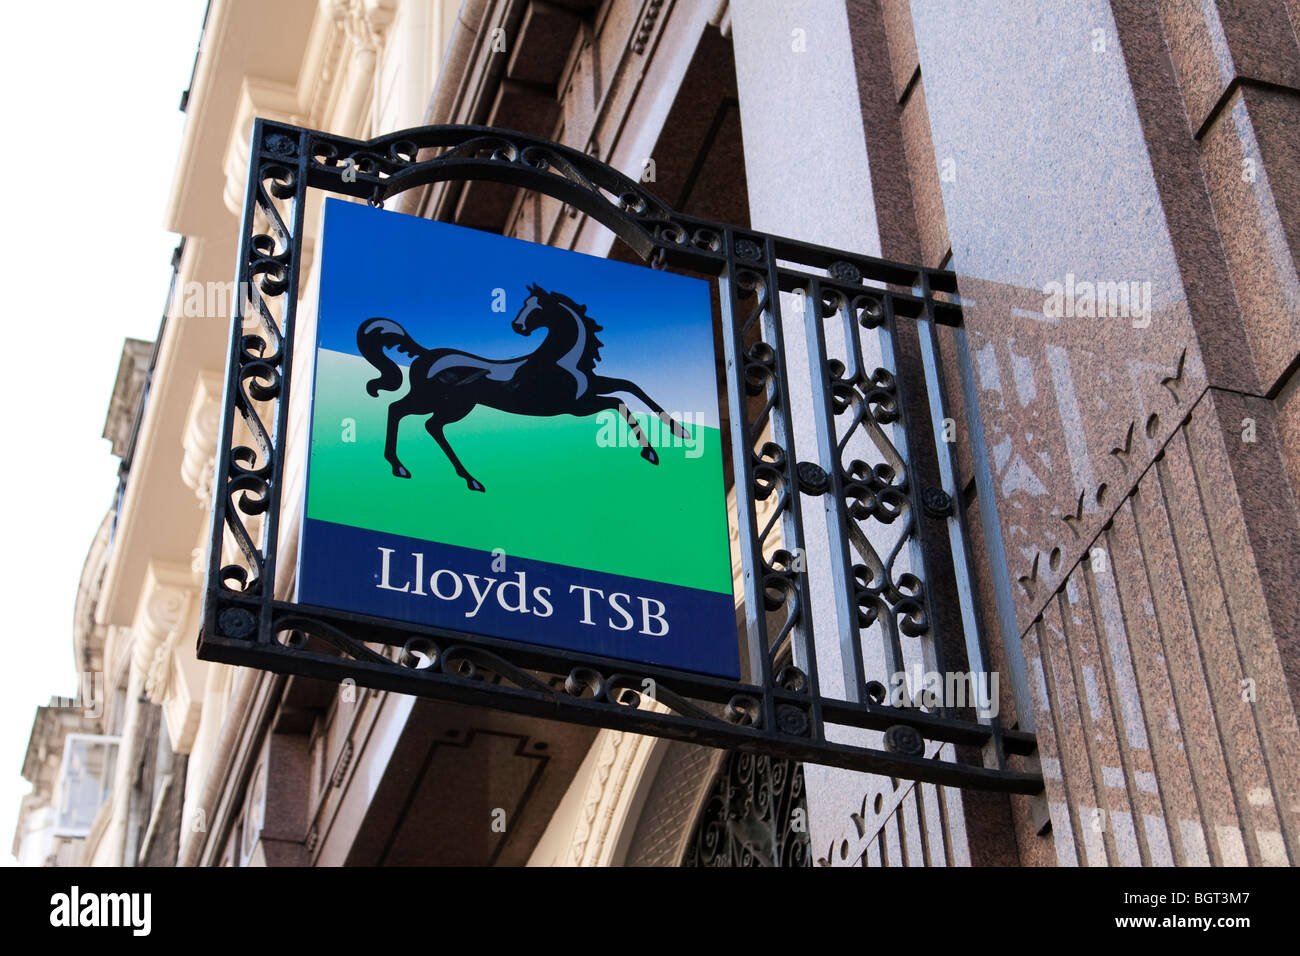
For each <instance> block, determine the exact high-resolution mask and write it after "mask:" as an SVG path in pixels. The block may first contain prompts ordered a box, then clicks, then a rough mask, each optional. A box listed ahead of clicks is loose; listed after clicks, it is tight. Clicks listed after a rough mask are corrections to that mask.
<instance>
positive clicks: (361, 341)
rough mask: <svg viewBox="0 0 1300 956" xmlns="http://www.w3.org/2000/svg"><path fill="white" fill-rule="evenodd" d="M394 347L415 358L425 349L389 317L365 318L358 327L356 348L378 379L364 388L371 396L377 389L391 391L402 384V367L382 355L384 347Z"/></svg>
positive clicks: (371, 381) (378, 390)
mask: <svg viewBox="0 0 1300 956" xmlns="http://www.w3.org/2000/svg"><path fill="white" fill-rule="evenodd" d="M394 346H395V347H396V348H397V349H398V350H399V351H402V352H405V353H406V354H407V355H409V356H411V357H412V358H414V357H415V356H417V355H419V354H420V353H421V352H423V351H424V348H423V347H422V346H421V345H419V343H417V342H416V341H415V339H413V338H411V337H410V336H409V335H407V334H406V329H404V328H402V327H401V326H400V325H398V324H397V323H396V322H394V321H393V320H392V319H381V318H374V319H366V321H364V322H362V323H361V325H360V326H359V327H358V328H357V348H358V349H360V350H361V354H362V355H363V356H364V357H365V359H366V361H368V362H369V363H370V364H371V365H373V366H374V367H375V369H376V371H378V372H379V377H378V378H372V379H371V380H370V381H368V382H366V391H367V392H369V393H370V397H371V398H378V397H379V393H380V392H394V391H396V390H397V389H399V388H401V387H402V370H401V369H400V368H398V367H397V363H396V362H394V361H393V360H392V359H391V358H389V357H388V356H387V355H386V354H384V349H386V348H392V347H394Z"/></svg>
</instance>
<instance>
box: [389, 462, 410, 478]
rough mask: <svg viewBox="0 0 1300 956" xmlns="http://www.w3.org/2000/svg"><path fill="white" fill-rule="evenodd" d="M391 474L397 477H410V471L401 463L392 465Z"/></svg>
mask: <svg viewBox="0 0 1300 956" xmlns="http://www.w3.org/2000/svg"><path fill="white" fill-rule="evenodd" d="M393 475H394V476H396V477H398V478H410V477H411V473H410V472H409V471H407V470H406V468H405V466H403V465H394V466H393Z"/></svg>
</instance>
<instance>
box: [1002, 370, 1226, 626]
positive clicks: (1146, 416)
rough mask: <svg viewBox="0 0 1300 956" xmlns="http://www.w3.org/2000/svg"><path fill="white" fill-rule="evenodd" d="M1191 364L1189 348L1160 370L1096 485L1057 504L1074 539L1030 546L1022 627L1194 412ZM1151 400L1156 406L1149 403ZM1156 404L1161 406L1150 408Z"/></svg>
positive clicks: (1198, 375) (1020, 578) (1197, 376)
mask: <svg viewBox="0 0 1300 956" xmlns="http://www.w3.org/2000/svg"><path fill="white" fill-rule="evenodd" d="M1194 361H1195V362H1196V368H1195V373H1194V374H1193V375H1192V376H1191V377H1192V379H1193V381H1194V382H1195V383H1198V384H1199V385H1201V386H1203V384H1204V375H1203V373H1202V371H1201V369H1200V365H1199V359H1194ZM1187 362H1188V354H1187V348H1186V347H1185V346H1184V347H1183V348H1182V349H1181V350H1180V351H1179V353H1178V358H1177V360H1176V361H1175V363H1174V365H1173V367H1172V368H1170V369H1169V371H1168V372H1167V373H1164V374H1160V373H1158V372H1157V373H1155V374H1156V375H1158V378H1157V379H1155V380H1154V382H1153V387H1152V388H1151V389H1150V391H1149V393H1147V394H1144V396H1143V397H1144V399H1145V401H1143V402H1142V408H1143V412H1142V415H1141V417H1140V418H1135V419H1132V420H1131V421H1129V422H1128V423H1127V424H1126V425H1125V426H1124V430H1123V432H1122V433H1121V434H1119V435H1117V436H1116V437H1115V439H1114V442H1113V446H1112V447H1111V448H1110V450H1109V452H1108V454H1107V455H1105V456H1103V457H1104V459H1105V460H1104V461H1099V462H1097V470H1098V473H1099V474H1098V476H1097V479H1096V480H1095V482H1094V484H1093V485H1091V486H1090V487H1087V488H1084V489H1082V490H1081V491H1079V492H1078V496H1077V497H1076V498H1073V499H1072V500H1070V502H1069V504H1068V505H1066V506H1065V507H1061V506H1060V505H1057V506H1056V508H1055V510H1054V511H1053V514H1054V515H1055V516H1056V517H1057V518H1058V519H1060V520H1061V521H1062V522H1063V523H1064V524H1065V527H1066V529H1068V531H1069V532H1070V537H1069V540H1068V541H1067V540H1064V539H1062V540H1058V541H1049V542H1047V543H1044V544H1040V545H1038V546H1037V547H1034V548H1033V549H1032V550H1031V549H1028V548H1027V549H1025V550H1024V552H1023V553H1024V559H1025V561H1026V562H1027V566H1025V565H1022V568H1023V570H1022V571H1021V572H1020V574H1018V575H1016V576H1015V578H1016V583H1017V584H1018V585H1019V587H1020V592H1021V594H1020V595H1019V597H1020V600H1021V601H1022V602H1024V606H1025V609H1026V610H1027V611H1028V612H1029V613H1028V615H1026V616H1022V617H1021V620H1020V626H1021V628H1022V630H1023V629H1026V628H1028V627H1031V626H1032V621H1033V620H1034V619H1036V618H1037V616H1038V615H1040V614H1041V613H1042V609H1043V605H1044V604H1045V603H1046V602H1047V601H1048V600H1050V599H1051V596H1052V595H1053V594H1055V593H1056V592H1057V591H1058V590H1059V589H1060V588H1062V587H1064V586H1065V581H1066V579H1067V578H1068V577H1069V575H1070V572H1071V570H1072V569H1073V568H1074V566H1075V565H1076V564H1078V563H1079V562H1080V561H1082V560H1084V559H1085V558H1086V557H1087V556H1088V554H1089V552H1090V550H1091V548H1092V547H1093V544H1094V542H1095V541H1096V540H1097V538H1098V536H1099V535H1100V534H1101V533H1102V532H1103V531H1105V530H1106V528H1107V526H1109V524H1110V521H1111V519H1112V517H1113V516H1114V513H1115V511H1116V510H1118V509H1119V508H1120V507H1122V506H1123V503H1124V501H1125V500H1126V499H1127V498H1128V497H1129V495H1130V494H1131V493H1132V489H1133V488H1134V487H1136V484H1137V481H1138V479H1139V478H1140V477H1141V474H1142V472H1143V471H1144V470H1145V466H1146V465H1149V464H1150V463H1151V462H1153V461H1155V460H1157V459H1158V458H1159V457H1160V455H1161V454H1163V449H1164V446H1165V445H1166V444H1167V443H1168V441H1169V439H1170V438H1171V437H1172V436H1173V434H1174V432H1175V431H1176V430H1177V425H1174V427H1170V426H1171V423H1173V422H1181V421H1182V420H1183V419H1184V418H1186V417H1187V415H1188V414H1190V409H1191V406H1192V405H1193V404H1195V402H1194V401H1189V400H1188V399H1189V398H1199V394H1200V393H1199V391H1198V393H1197V395H1196V396H1188V395H1186V394H1185V393H1184V392H1183V391H1182V389H1183V387H1184V386H1185V385H1186V384H1187V378H1188V376H1187V372H1188V365H1187ZM1148 401H1149V402H1150V403H1151V404H1149V405H1148V404H1147V402H1148ZM1152 408H1155V409H1156V410H1154V411H1152V410H1150V409H1152ZM1135 436H1136V437H1138V438H1143V439H1145V440H1146V443H1147V444H1146V452H1147V453H1146V454H1145V455H1144V456H1142V458H1141V459H1140V460H1139V463H1140V464H1142V465H1143V467H1141V468H1137V469H1134V468H1133V463H1134V462H1133V456H1134V452H1135V448H1134V443H1133V440H1134V437H1135ZM1112 492H1120V493H1118V494H1112Z"/></svg>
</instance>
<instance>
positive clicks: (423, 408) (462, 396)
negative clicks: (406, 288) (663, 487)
mask: <svg viewBox="0 0 1300 956" xmlns="http://www.w3.org/2000/svg"><path fill="white" fill-rule="evenodd" d="M511 328H513V329H514V330H515V331H516V332H518V333H519V334H520V335H531V334H532V333H533V332H534V331H535V330H537V329H546V338H544V339H543V340H542V342H541V344H540V345H539V346H538V347H537V349H536V351H534V352H531V353H529V354H527V355H521V356H519V357H518V358H512V359H486V358H482V357H480V356H478V355H471V354H470V353H469V352H460V351H457V350H456V349H426V348H424V347H423V346H421V345H419V344H418V343H417V342H416V341H415V340H414V339H412V338H411V337H410V335H408V334H407V332H406V330H405V329H404V328H402V327H401V326H400V325H398V324H397V323H396V322H394V321H392V320H391V319H384V318H373V319H366V321H364V322H362V323H361V325H360V327H359V328H358V329H357V348H359V349H360V350H361V354H362V355H363V356H365V358H366V359H367V360H368V361H369V362H370V364H371V365H373V366H374V367H375V369H376V371H378V372H379V377H378V378H373V379H371V380H370V381H369V382H367V383H366V391H367V392H369V393H370V395H371V397H372V398H378V397H379V393H380V392H381V391H388V392H392V391H396V390H397V389H399V388H401V386H402V371H401V369H400V368H398V366H397V363H396V362H394V361H393V360H392V358H390V357H389V356H388V355H386V354H385V353H384V349H386V348H396V349H397V350H398V351H399V352H403V353H405V354H407V355H409V356H411V368H410V371H409V372H408V373H407V379H408V381H409V383H410V388H409V389H408V391H407V393H406V394H405V395H404V396H402V397H401V398H399V399H397V400H396V401H394V402H393V403H392V404H391V405H389V406H388V435H387V439H386V440H385V442H384V457H385V458H386V459H388V463H389V464H390V465H392V466H393V474H394V475H396V476H397V477H399V478H410V477H411V473H410V472H409V471H407V470H406V467H405V466H404V465H403V464H402V463H401V461H399V460H398V458H397V427H398V425H399V424H401V421H402V419H403V418H405V417H406V416H407V415H428V416H429V418H428V420H427V421H426V422H425V423H424V427H425V429H426V430H427V431H428V432H429V434H430V435H432V436H433V438H434V441H436V442H437V443H438V445H439V447H441V448H442V450H443V451H444V452H445V453H446V455H447V458H448V459H449V460H450V461H451V463H452V465H453V466H454V467H455V469H456V474H458V475H460V476H461V477H462V478H464V479H465V483H466V484H467V485H468V486H469V489H470V490H471V491H483V490H484V489H483V485H482V484H481V483H480V482H479V481H478V480H476V479H475V478H474V476H473V475H471V474H470V473H469V472H468V471H466V470H465V466H464V465H462V464H461V463H460V459H459V458H457V457H456V453H455V452H454V451H452V448H451V445H450V444H448V442H447V436H446V435H444V434H443V429H444V428H445V427H446V426H447V425H450V424H451V423H452V422H458V421H460V420H461V419H462V418H464V417H465V416H466V415H468V414H469V413H470V412H471V411H472V410H473V408H474V406H476V405H487V406H489V407H491V408H499V409H501V410H502V411H504V412H513V413H514V414H516V415H534V416H542V417H546V416H551V415H577V416H582V415H593V414H595V413H597V412H600V411H604V410H606V409H610V410H617V411H618V413H619V414H620V415H622V416H623V419H624V421H626V422H627V424H628V427H629V428H630V429H631V430H632V434H634V435H635V436H636V440H637V441H638V442H639V443H640V445H641V457H642V458H644V459H645V460H646V461H648V462H650V464H652V465H657V464H659V456H658V455H657V454H656V453H655V450H654V448H652V447H651V446H650V442H649V441H647V440H646V437H645V433H644V432H642V431H641V426H640V424H639V423H638V422H637V420H636V418H635V417H633V415H632V413H631V412H630V411H628V408H627V405H626V404H624V403H623V402H622V401H620V400H619V399H617V398H614V397H613V393H616V392H626V393H627V394H630V395H634V396H636V397H637V398H639V399H640V400H641V401H643V402H645V404H646V405H647V406H648V407H649V408H650V409H651V410H652V411H653V412H654V413H655V414H656V415H658V416H659V418H660V419H662V420H663V422H664V424H666V425H668V426H669V427H671V428H672V430H673V434H674V435H676V436H677V437H679V438H688V437H690V436H689V433H688V432H687V431H686V429H685V428H684V427H683V426H682V425H681V424H679V423H678V422H677V421H676V420H674V419H673V418H672V416H670V415H669V414H668V413H667V412H665V411H664V410H663V409H662V408H660V407H659V405H657V404H656V403H655V402H654V401H653V400H652V399H651V398H650V396H649V395H647V394H646V393H645V392H644V391H643V390H642V388H641V386H639V385H637V384H636V383H635V382H630V381H628V380H627V379H622V378H607V377H605V376H603V375H597V374H595V367H596V363H597V362H599V361H600V347H601V345H602V344H603V343H602V342H601V341H600V339H598V338H596V333H597V332H599V331H600V330H601V326H599V325H597V324H596V323H595V322H594V321H593V320H592V319H590V318H589V317H588V316H587V307H586V306H585V305H578V303H576V302H574V301H573V300H572V299H570V298H569V297H568V296H567V295H562V294H560V293H558V292H547V291H546V290H545V289H542V288H540V287H538V286H536V285H529V286H528V298H527V299H525V300H524V304H523V307H522V308H521V309H520V310H519V314H518V315H516V316H515V319H514V321H513V322H512V323H511Z"/></svg>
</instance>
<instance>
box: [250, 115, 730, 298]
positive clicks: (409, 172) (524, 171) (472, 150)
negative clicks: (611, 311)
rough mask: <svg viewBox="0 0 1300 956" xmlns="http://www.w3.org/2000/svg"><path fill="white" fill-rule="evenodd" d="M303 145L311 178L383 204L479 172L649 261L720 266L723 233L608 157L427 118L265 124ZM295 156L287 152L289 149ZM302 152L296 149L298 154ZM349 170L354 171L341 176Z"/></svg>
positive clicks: (274, 138)
mask: <svg viewBox="0 0 1300 956" xmlns="http://www.w3.org/2000/svg"><path fill="white" fill-rule="evenodd" d="M304 142H305V144H306V146H305V149H306V155H305V157H304V159H305V160H306V173H307V185H308V186H311V187H314V188H320V189H327V190H330V191H332V192H337V193H342V194H344V195H350V196H355V197H358V198H362V199H366V200H368V201H370V202H371V203H372V204H375V205H378V204H381V203H383V202H385V201H387V200H389V199H391V198H393V197H394V196H397V195H399V194H401V193H403V192H406V191H408V190H410V189H415V188H418V187H420V186H427V185H430V184H433V183H438V182H452V181H468V180H480V181H488V182H498V183H503V184H505V185H508V186H517V187H519V188H522V189H529V190H533V191H535V192H539V193H542V194H544V195H547V196H550V197H552V198H554V199H558V200H560V201H561V202H564V203H568V204H569V205H571V206H573V207H574V208H575V209H578V210H579V211H581V212H584V213H586V214H587V215H588V216H590V217H591V218H592V219H594V220H596V221H597V222H599V223H600V224H601V225H603V226H605V227H606V228H608V229H609V230H610V231H611V232H613V233H614V234H615V235H616V236H618V237H619V238H620V239H622V240H623V241H624V242H626V243H627V244H628V246H630V247H631V248H632V250H633V251H634V252H636V254H637V255H639V256H640V257H641V258H642V259H643V260H645V261H647V262H651V263H654V262H663V261H665V260H666V259H668V258H669V257H670V255H671V258H672V259H673V260H674V261H675V262H677V263H680V264H689V265H690V266H692V267H694V268H696V269H699V270H700V271H704V272H707V273H713V274H716V273H717V272H719V271H720V270H721V267H722V263H723V257H722V255H721V252H722V236H721V234H720V233H719V232H718V231H717V230H714V229H710V228H709V227H708V225H707V224H704V223H702V222H700V221H696V220H692V219H691V218H690V217H686V216H682V215H680V214H679V213H677V212H676V211H675V210H673V209H672V208H671V207H669V206H668V204H666V203H665V202H663V201H662V200H661V199H659V197H658V196H656V195H655V194H654V193H652V192H651V191H650V190H648V189H646V188H645V187H644V186H643V185H642V184H641V183H639V182H637V181H636V180H634V179H632V178H630V177H628V176H626V175H624V174H623V173H621V172H619V171H618V170H617V169H614V168H613V167H612V166H610V165H608V164H607V163H605V162H603V161H601V160H599V159H597V158H595V157H594V156H590V155H588V154H586V153H583V152H580V151H579V150H576V149H572V148H570V147H568V146H564V145H561V144H560V143H555V142H552V141H551V140H547V139H543V138H541V137H538V136H533V135H530V134H528V133H521V132H518V131H515V130H507V129H499V128H495V127H488V126H469V125H444V126H421V127H415V128H412V129H406V130H400V131H398V132H396V133H389V134H387V135H385V136H379V137H376V138H375V139H371V140H353V139H348V138H346V137H341V136H333V135H329V134H324V133H317V132H314V131H302V132H300V133H299V135H298V143H297V144H295V143H293V142H292V137H291V136H290V135H289V133H288V132H287V130H286V131H283V132H282V131H281V130H279V129H274V128H272V127H271V126H270V124H268V126H267V132H266V133H265V134H264V144H265V145H267V146H268V148H270V149H271V151H272V152H273V153H274V152H276V150H277V148H278V149H284V150H287V149H288V148H289V147H290V146H291V145H292V146H293V148H294V149H295V151H296V149H298V148H301V147H300V146H299V144H301V143H304ZM285 158H286V159H287V158H290V155H286V157H285ZM294 158H296V157H294ZM345 173H347V178H344V174H345Z"/></svg>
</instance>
